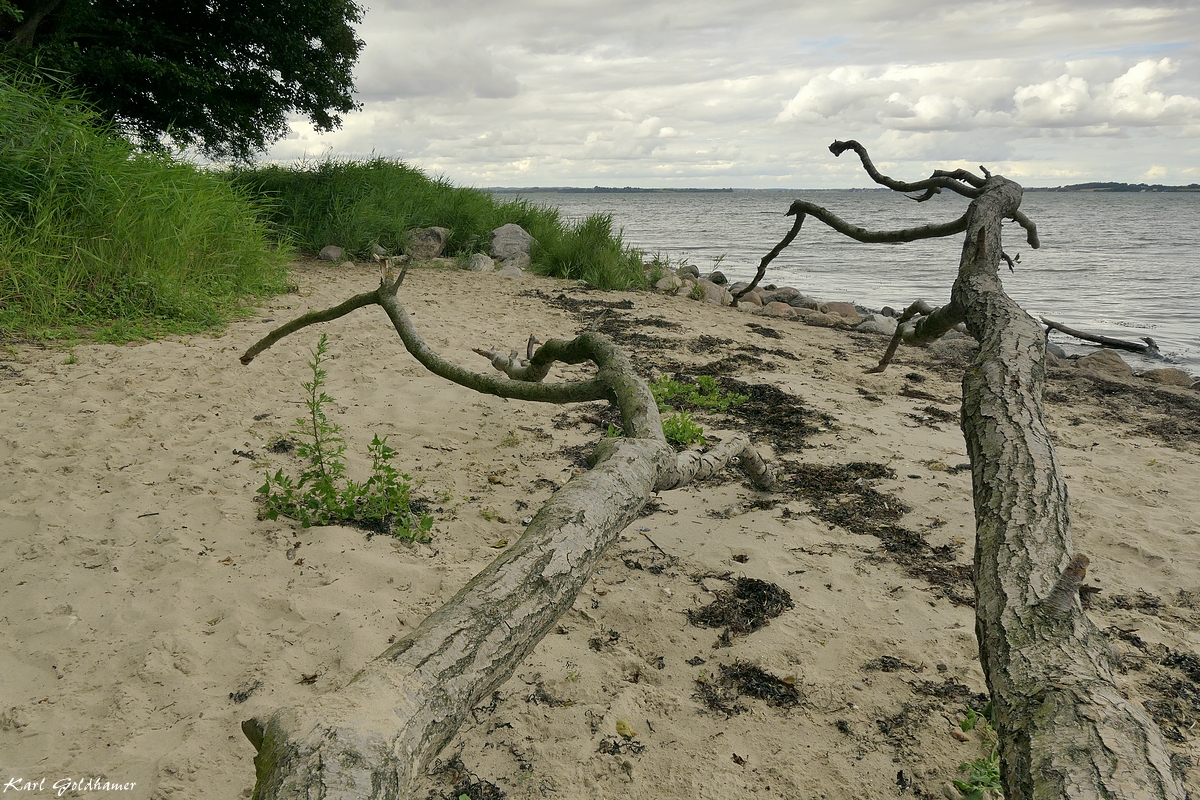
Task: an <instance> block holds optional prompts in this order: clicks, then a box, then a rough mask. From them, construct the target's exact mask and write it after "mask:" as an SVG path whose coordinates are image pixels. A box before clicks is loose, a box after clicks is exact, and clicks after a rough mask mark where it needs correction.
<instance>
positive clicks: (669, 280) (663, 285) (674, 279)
mask: <svg viewBox="0 0 1200 800" xmlns="http://www.w3.org/2000/svg"><path fill="white" fill-rule="evenodd" d="M682 285H683V281H681V280H680V279H679V276H678V275H667V276H664V277H663V279H662V280H660V281H659V282H658V283H656V284H654V288H655V289H657V290H658V291H660V292H663V293H664V294H670V293H671V292H673V291H675V290H676V289H678V288H679V287H680V286H682Z"/></svg>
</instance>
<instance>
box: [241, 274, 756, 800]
mask: <svg viewBox="0 0 1200 800" xmlns="http://www.w3.org/2000/svg"><path fill="white" fill-rule="evenodd" d="M403 279H404V271H403V270H401V272H400V273H399V275H398V276H396V277H393V276H392V275H391V270H390V264H389V269H388V270H387V271H386V272H385V273H384V275H383V277H382V279H381V281H380V286H379V288H378V289H376V290H375V291H372V292H366V293H363V294H360V295H357V296H355V297H353V298H351V299H350V300H347V301H346V302H345V303H342V304H341V305H339V306H336V307H334V308H331V309H327V310H325V311H316V312H312V313H309V314H306V315H304V316H302V317H300V318H298V319H296V320H293V321H292V322H290V323H288V324H286V325H283V326H282V327H280V328H279V329H277V330H275V331H273V332H272V333H270V334H269V335H268V336H266V337H265V338H264V339H263V340H262V341H260V342H258V343H257V344H255V345H254V346H253V347H251V348H250V349H249V350H248V351H247V352H246V354H245V355H243V356H242V362H243V363H249V362H250V361H251V360H252V359H253V358H254V357H255V356H256V355H257V354H259V353H261V352H262V351H263V350H265V349H266V348H268V347H270V346H271V344H273V343H274V342H276V341H278V340H279V339H281V338H283V337H284V336H287V335H288V334H290V333H294V332H295V331H298V330H300V329H302V328H305V327H307V326H308V325H312V324H314V323H317V322H325V321H329V320H332V319H337V318H338V317H341V316H344V315H346V314H349V313H351V312H352V311H354V310H356V309H358V308H362V307H364V306H367V305H379V306H381V307H382V308H383V309H384V311H385V312H386V313H387V315H388V317H389V318H390V319H391V321H392V324H393V326H394V327H395V329H396V332H397V333H398V334H399V335H400V338H401V340H402V341H403V342H404V345H405V347H406V348H407V349H408V351H409V352H410V353H411V354H412V355H413V356H414V357H416V359H417V360H418V361H419V362H421V364H423V365H424V366H425V367H426V368H428V369H429V370H430V371H431V372H434V373H435V374H437V375H440V376H442V377H444V378H447V379H449V380H452V381H454V382H455V383H458V384H461V385H463V386H466V387H469V388H471V389H474V390H476V391H479V392H484V393H487V394H494V395H498V396H500V397H509V398H519V399H525V400H533V401H540V402H551V403H566V402H578V401H584V400H608V401H610V402H613V403H615V404H616V405H617V407H618V408H619V409H620V412H621V418H622V428H623V430H624V431H625V436H624V437H622V438H618V439H605V440H604V441H602V442H601V443H600V445H599V446H598V447H597V449H596V454H595V466H594V467H593V468H592V469H591V470H589V471H587V472H584V473H582V474H580V475H577V476H575V477H573V478H572V479H571V480H570V481H568V483H567V484H566V485H565V486H563V487H562V488H561V489H559V490H558V491H556V492H555V493H554V495H553V496H552V497H551V498H550V500H549V501H548V502H547V503H546V505H545V506H543V507H542V509H541V511H539V512H538V514H537V515H536V516H535V517H534V518H533V521H532V522H531V523H530V524H529V526H528V527H527V528H526V530H525V533H524V534H523V535H522V536H521V538H520V539H519V540H517V542H516V543H515V544H514V545H513V546H512V547H510V548H509V550H508V551H507V552H506V553H504V555H502V556H501V557H499V558H497V559H496V560H495V561H494V562H492V563H491V564H490V565H488V566H487V567H486V568H485V569H484V570H483V571H482V572H480V573H479V574H478V575H476V576H475V577H474V578H472V579H471V581H470V582H469V583H468V584H467V585H466V586H464V587H463V588H462V589H461V590H460V591H459V592H458V594H456V595H455V596H454V597H453V598H452V599H451V600H450V601H449V602H447V603H446V604H445V605H444V606H442V607H441V608H440V609H438V610H437V611H435V612H434V613H433V614H431V615H430V616H429V617H428V618H426V619H425V621H424V622H422V623H421V625H420V627H418V628H417V630H416V631H414V632H413V633H411V634H409V635H408V636H406V637H405V638H403V639H401V640H400V641H398V642H396V643H395V644H394V645H392V646H391V647H389V648H388V649H387V650H386V651H384V653H383V654H382V655H380V656H379V657H378V658H376V659H375V660H374V661H372V662H371V663H369V664H368V665H367V666H366V667H364V668H363V670H362V671H361V672H359V673H358V674H357V675H355V676H354V678H353V679H351V681H350V682H349V683H348V684H347V685H346V686H344V687H342V688H341V689H339V690H337V691H335V692H332V693H330V694H327V695H325V696H323V697H321V698H318V699H317V700H316V701H315V702H314V703H313V704H312V705H309V706H305V707H302V708H293V709H283V710H280V711H277V712H276V713H274V714H273V715H272V716H271V717H270V718H268V719H253V720H247V721H246V722H244V723H243V725H242V730H243V732H244V733H245V734H246V737H247V738H248V739H250V741H251V743H252V744H253V745H254V747H255V749H257V750H258V755H257V756H256V757H255V759H254V765H255V771H256V773H257V781H256V783H255V787H254V798H255V800H268V798H270V799H271V800H275V799H276V798H287V799H288V800H299V799H300V798H344V800H351V798H353V799H354V800H363V799H365V798H372V800H392V799H393V798H405V797H409V796H410V795H411V791H412V787H413V782H414V781H415V779H416V778H417V777H418V776H419V775H420V774H421V773H422V771H423V770H424V769H425V767H426V765H427V764H428V763H429V761H430V760H431V759H432V758H433V757H434V756H435V755H436V754H437V752H438V751H439V750H440V749H441V748H442V747H443V746H444V745H445V744H446V743H447V742H448V741H449V740H450V739H451V738H452V737H453V736H454V734H455V732H456V731H457V730H458V728H459V726H460V725H461V724H462V722H463V721H464V719H466V718H467V716H468V715H469V713H470V710H471V708H473V707H475V706H477V705H478V704H479V703H480V702H481V701H482V700H483V699H484V698H486V697H487V696H488V695H489V694H490V693H491V692H492V691H493V690H494V689H495V687H496V686H498V685H499V684H500V683H501V682H502V681H504V680H505V679H506V678H507V677H508V676H509V675H511V674H512V672H513V670H514V669H515V668H516V666H517V665H518V664H519V663H520V661H521V660H522V659H523V658H524V657H525V656H526V655H527V654H528V653H529V651H530V650H532V649H533V647H534V645H536V644H537V642H538V641H539V640H540V639H541V638H542V636H543V635H545V633H546V632H547V631H548V630H549V629H550V627H551V626H552V625H553V624H554V622H555V620H556V619H557V618H558V617H559V616H560V615H561V614H562V613H563V612H565V611H567V610H568V609H569V608H570V607H571V606H572V604H573V603H574V602H575V598H576V597H577V595H578V594H579V591H580V589H581V588H582V587H583V585H584V583H585V582H586V580H587V578H588V576H589V575H591V574H592V571H593V569H594V568H595V567H596V565H597V564H598V562H599V560H600V558H601V556H602V555H603V554H604V551H605V550H606V549H607V548H608V547H609V545H611V544H612V543H613V542H614V541H615V540H616V539H617V537H618V535H619V534H620V532H621V531H622V530H623V529H624V528H625V527H626V526H627V525H628V524H629V523H630V522H631V521H632V520H633V519H634V518H635V517H636V515H637V512H638V511H639V510H640V509H641V508H642V506H643V505H644V504H645V503H646V501H647V500H648V499H649V497H650V494H651V492H652V491H655V490H658V489H667V488H672V487H674V486H680V485H683V484H684V483H687V482H688V481H690V480H692V479H694V478H696V477H698V476H699V477H703V476H705V475H708V474H712V473H713V472H714V471H716V470H718V469H720V468H722V467H723V466H724V465H725V464H726V463H727V462H728V461H729V460H730V459H732V458H734V457H737V458H739V459H740V464H741V466H742V467H743V468H744V469H745V470H746V471H747V473H749V475H750V477H751V479H752V480H754V482H755V483H756V484H757V485H758V486H760V487H762V488H769V487H770V486H772V485H773V478H772V475H771V472H770V469H769V468H768V467H767V465H766V464H765V463H764V462H763V461H762V459H761V458H760V457H759V456H758V453H757V452H756V451H755V450H754V449H753V448H752V447H750V444H749V440H748V439H747V438H746V437H745V436H744V435H741V434H737V435H735V436H732V437H730V438H729V439H728V440H727V441H725V442H723V443H722V444H721V445H720V446H719V447H717V448H714V450H712V451H710V452H709V453H705V454H703V455H700V454H698V453H684V454H682V455H679V456H677V455H676V454H675V452H674V451H673V450H672V449H671V448H670V447H669V446H668V445H667V443H666V440H665V438H664V437H663V432H662V424H661V421H660V419H659V415H658V408H657V406H656V405H655V402H654V397H653V395H652V394H651V393H650V389H649V387H647V386H646V384H645V382H643V381H642V380H641V379H640V378H638V376H637V375H636V373H635V372H634V371H633V368H632V366H631V365H630V363H629V360H628V359H627V358H626V356H625V355H624V354H623V353H622V352H621V351H620V350H619V349H618V348H617V347H616V346H615V345H613V343H612V342H611V341H610V340H608V339H607V338H606V337H604V336H603V335H601V334H598V333H595V332H585V333H583V334H581V335H580V336H578V337H576V338H575V339H572V340H562V339H552V340H550V341H548V342H546V343H545V344H543V345H542V346H541V347H539V348H537V349H536V350H533V349H532V348H533V344H534V342H533V341H531V342H530V344H529V349H528V350H527V353H526V355H527V356H528V358H526V359H522V358H520V357H518V356H516V355H515V354H514V355H513V356H511V357H510V356H498V355H495V354H490V353H489V358H492V356H495V357H494V358H492V361H493V365H494V366H496V367H497V368H498V369H500V371H502V372H504V373H505V374H504V375H503V376H499V375H494V374H493V375H484V374H480V373H476V372H472V371H470V370H466V369H463V368H462V367H459V366H457V365H455V364H452V363H450V362H449V361H446V360H445V359H444V358H442V357H441V356H440V355H438V354H437V353H435V352H434V351H433V350H432V349H430V348H429V346H428V345H427V344H426V343H425V342H424V340H423V339H422V338H421V337H420V335H419V334H418V333H417V331H416V329H415V328H414V327H413V325H412V322H411V320H410V319H409V317H408V315H407V314H406V313H405V311H404V309H403V307H402V306H401V305H400V303H399V301H398V300H397V298H396V293H397V290H398V288H399V286H400V284H401V282H402V281H403ZM531 338H532V337H531ZM556 361H558V362H564V363H571V364H576V363H581V362H583V361H592V362H593V363H595V364H596V366H597V372H596V376H595V377H594V378H593V379H591V380H584V381H574V382H569V383H560V384H543V383H541V382H540V381H541V380H542V379H543V378H545V377H546V374H547V373H548V371H549V368H550V365H552V364H553V363H554V362H556Z"/></svg>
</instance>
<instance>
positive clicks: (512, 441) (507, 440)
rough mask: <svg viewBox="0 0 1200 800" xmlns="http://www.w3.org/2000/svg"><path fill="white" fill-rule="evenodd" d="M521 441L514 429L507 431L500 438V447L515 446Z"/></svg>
mask: <svg viewBox="0 0 1200 800" xmlns="http://www.w3.org/2000/svg"><path fill="white" fill-rule="evenodd" d="M520 443H521V437H519V436H517V432H516V431H509V432H508V435H506V436H505V437H504V438H503V439H501V440H500V446H501V447H516V446H517V445H519V444H520Z"/></svg>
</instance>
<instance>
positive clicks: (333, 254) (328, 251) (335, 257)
mask: <svg viewBox="0 0 1200 800" xmlns="http://www.w3.org/2000/svg"><path fill="white" fill-rule="evenodd" d="M345 254H346V251H345V250H343V249H342V248H340V247H338V246H337V245H336V244H327V245H325V246H324V247H322V248H321V252H319V253H317V258H319V259H321V260H322V261H341V260H342V256H344V255H345Z"/></svg>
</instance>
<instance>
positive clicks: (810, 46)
mask: <svg viewBox="0 0 1200 800" xmlns="http://www.w3.org/2000/svg"><path fill="white" fill-rule="evenodd" d="M366 5H368V9H367V13H366V16H365V19H364V21H363V24H362V26H361V36H362V38H363V39H364V40H365V41H366V47H365V48H364V50H363V52H362V56H361V59H360V62H359V66H358V70H357V85H358V99H359V100H360V101H361V103H362V106H363V107H362V110H361V111H360V112H356V113H354V114H351V115H348V116H347V117H346V119H345V123H344V125H343V127H342V128H341V130H338V131H335V132H333V133H329V134H324V135H316V134H314V133H313V131H312V130H311V128H309V127H308V126H307V125H305V124H303V122H298V123H295V124H294V125H293V133H292V135H291V136H290V137H289V138H288V139H286V140H283V141H281V142H279V143H278V144H277V145H276V146H275V147H274V148H273V149H272V150H271V151H270V153H269V156H270V157H271V158H274V159H291V158H295V157H300V156H305V155H308V156H322V155H324V154H325V153H327V152H329V151H332V152H333V153H334V154H335V155H343V156H359V155H367V154H371V153H376V154H380V155H386V156H397V157H399V158H402V159H404V160H405V161H407V162H409V163H411V164H413V165H415V166H418V167H421V168H422V169H424V170H426V171H427V172H428V173H430V174H434V175H445V176H446V177H447V178H449V179H450V180H451V181H453V182H455V183H457V184H465V185H473V186H593V185H604V186H624V185H634V186H647V187H667V186H680V187H682V186H704V187H754V188H773V187H778V188H821V187H850V186H865V185H867V183H868V182H867V181H866V180H865V178H864V177H863V175H862V173H861V171H860V170H859V169H858V168H857V167H856V162H855V160H853V159H852V158H851V157H850V156H843V157H842V158H840V159H835V158H833V156H832V155H831V154H830V153H829V152H828V150H827V149H826V148H827V146H828V145H829V143H830V142H831V141H833V140H834V139H847V138H854V139H858V140H859V141H861V142H863V143H864V144H865V145H867V147H868V148H869V149H870V151H871V153H872V155H873V156H874V158H875V160H876V162H877V163H878V164H880V165H881V167H885V168H886V169H887V170H889V171H891V172H893V173H894V174H895V176H896V177H901V178H908V179H916V178H918V177H922V176H924V175H925V174H927V173H928V172H929V171H930V170H931V169H933V168H935V167H954V166H967V167H970V168H975V167H976V166H977V165H979V164H984V165H986V166H988V168H989V169H991V170H992V171H995V172H1001V173H1003V174H1005V175H1007V176H1009V177H1012V178H1014V179H1016V180H1018V181H1020V182H1022V183H1024V184H1025V185H1026V186H1057V185H1060V184H1067V183H1078V182H1082V181H1087V180H1116V181H1128V182H1143V181H1144V182H1149V183H1168V184H1186V183H1200V2H1194V1H1192V2H1189V1H1186V0H1183V1H1181V2H1169V1H1168V2H1156V1H1155V0H1150V2H1148V3H1147V4H1146V5H1142V6H1132V5H1128V4H1117V3H1108V2H1104V0H1086V2H1085V1H1084V0H1073V1H1068V2H1056V1H1055V0H1038V1H1037V2H1025V1H1023V0H1014V1H1012V2H983V3H981V2H974V3H973V2H945V1H944V0H941V1H939V2H934V0H905V1H904V2H893V1H892V0H867V1H866V2H855V0H844V1H843V2H834V1H832V0H821V2H803V0H771V2H765V1H764V2H758V1H757V0H693V2H688V3H684V2H656V1H655V0H562V1H561V2H550V1H549V0H526V1H524V2H505V1H504V0H499V1H496V0H436V2H432V1H430V2H422V0H413V1H412V2H386V1H385V0H373V1H372V0H367V3H366ZM789 6H790V7H789Z"/></svg>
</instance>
